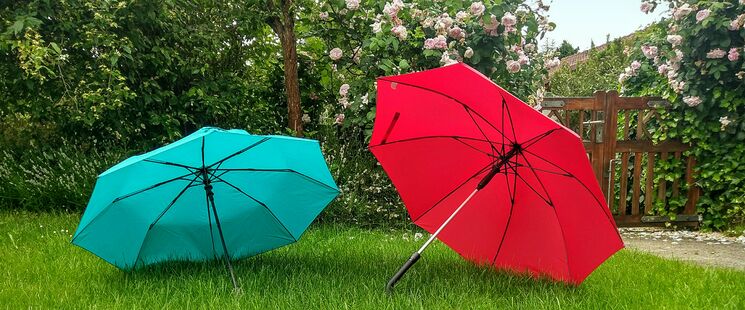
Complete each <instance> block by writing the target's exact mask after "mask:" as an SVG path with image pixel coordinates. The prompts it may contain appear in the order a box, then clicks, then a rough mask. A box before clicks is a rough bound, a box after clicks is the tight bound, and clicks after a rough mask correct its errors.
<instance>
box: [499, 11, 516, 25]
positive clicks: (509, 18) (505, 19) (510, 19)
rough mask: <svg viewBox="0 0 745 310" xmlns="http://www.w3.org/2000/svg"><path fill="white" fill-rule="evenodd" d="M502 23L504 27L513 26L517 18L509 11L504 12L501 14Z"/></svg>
mask: <svg viewBox="0 0 745 310" xmlns="http://www.w3.org/2000/svg"><path fill="white" fill-rule="evenodd" d="M502 24H503V25H504V26H505V27H513V26H515V24H517V18H516V17H515V15H512V13H510V12H507V13H504V16H502Z"/></svg>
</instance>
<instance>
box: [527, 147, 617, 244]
mask: <svg viewBox="0 0 745 310" xmlns="http://www.w3.org/2000/svg"><path fill="white" fill-rule="evenodd" d="M523 151H525V152H528V153H530V154H531V155H533V156H535V157H536V158H539V159H541V160H543V161H545V162H547V163H549V164H551V165H552V166H554V167H556V168H559V169H560V170H561V171H564V172H566V173H567V174H568V176H569V177H571V178H573V179H574V180H576V181H577V183H579V184H580V185H582V187H584V188H585V190H586V191H587V192H588V193H589V194H590V196H592V198H594V199H595V202H597V206H598V207H599V208H600V211H602V212H603V214H605V217H606V218H608V221H609V222H610V223H611V224H613V225H614V226H615V221H613V218H611V217H610V216H609V215H608V213H605V210H604V208H603V203H602V202H600V199H598V197H596V196H595V194H593V193H592V191H590V189H589V188H588V187H587V185H585V183H583V182H582V181H580V180H579V179H578V178H577V177H576V176H574V175H573V174H572V173H570V172H569V171H566V170H565V169H564V168H561V167H560V166H559V165H557V164H554V163H553V162H551V161H549V160H547V159H545V158H543V157H541V156H538V155H537V154H535V153H533V152H531V151H529V150H527V149H525V150H523ZM616 233H618V231H616ZM620 236H621V235H620V234H619V238H620Z"/></svg>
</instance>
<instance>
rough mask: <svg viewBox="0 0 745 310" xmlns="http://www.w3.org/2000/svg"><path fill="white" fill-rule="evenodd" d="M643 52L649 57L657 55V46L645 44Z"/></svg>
mask: <svg viewBox="0 0 745 310" xmlns="http://www.w3.org/2000/svg"><path fill="white" fill-rule="evenodd" d="M642 53H643V54H644V56H646V57H647V58H649V59H652V58H655V57H657V47H656V46H653V45H643V46H642Z"/></svg>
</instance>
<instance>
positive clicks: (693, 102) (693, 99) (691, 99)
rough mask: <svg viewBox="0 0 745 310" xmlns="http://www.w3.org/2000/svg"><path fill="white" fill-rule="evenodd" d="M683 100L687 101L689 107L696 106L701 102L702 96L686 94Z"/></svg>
mask: <svg viewBox="0 0 745 310" xmlns="http://www.w3.org/2000/svg"><path fill="white" fill-rule="evenodd" d="M683 102H685V104H687V105H688V106H689V107H695V106H697V105H699V104H701V98H699V97H698V96H686V97H683Z"/></svg>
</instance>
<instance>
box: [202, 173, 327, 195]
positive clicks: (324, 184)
mask: <svg viewBox="0 0 745 310" xmlns="http://www.w3.org/2000/svg"><path fill="white" fill-rule="evenodd" d="M213 170H215V171H227V172H286V173H294V174H297V175H299V176H302V177H303V178H306V179H309V180H310V181H312V182H313V183H317V184H319V185H321V186H323V187H326V188H328V189H330V190H333V191H335V192H338V191H339V190H337V189H335V188H333V187H331V186H328V185H327V184H326V183H323V182H321V181H319V180H316V179H314V178H311V177H309V176H308V175H306V174H304V173H301V172H298V171H297V170H294V169H256V168H223V169H213ZM223 174H225V173H223ZM221 175H222V174H221Z"/></svg>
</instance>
